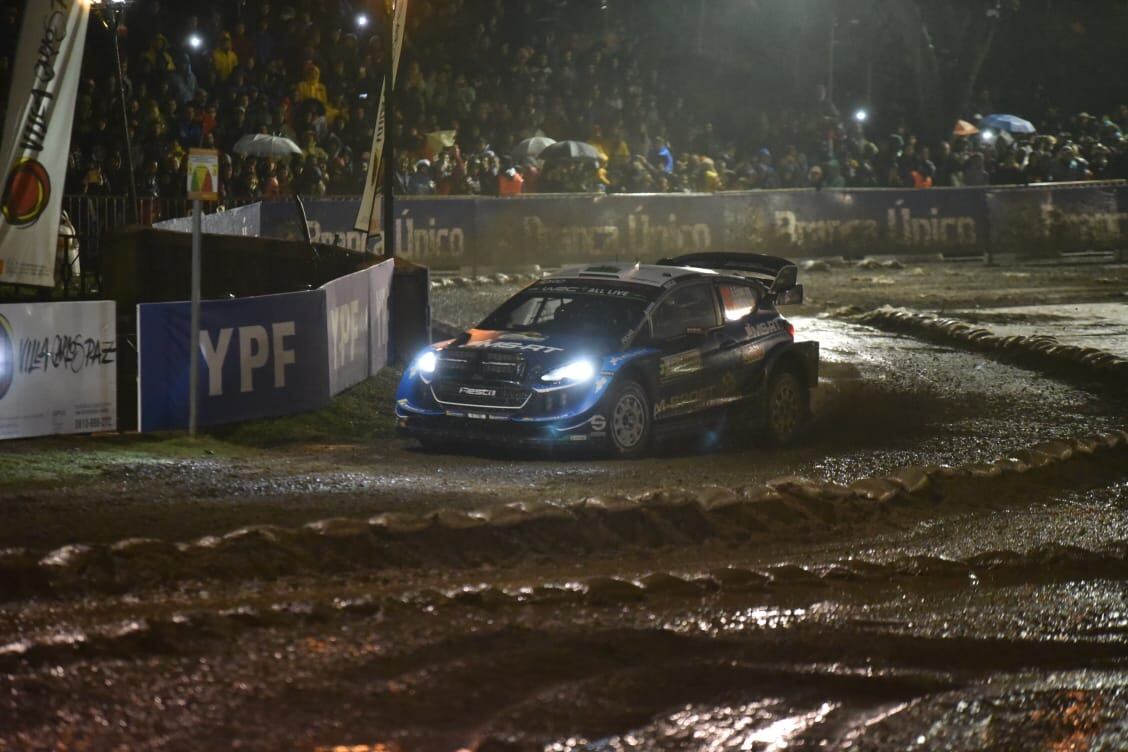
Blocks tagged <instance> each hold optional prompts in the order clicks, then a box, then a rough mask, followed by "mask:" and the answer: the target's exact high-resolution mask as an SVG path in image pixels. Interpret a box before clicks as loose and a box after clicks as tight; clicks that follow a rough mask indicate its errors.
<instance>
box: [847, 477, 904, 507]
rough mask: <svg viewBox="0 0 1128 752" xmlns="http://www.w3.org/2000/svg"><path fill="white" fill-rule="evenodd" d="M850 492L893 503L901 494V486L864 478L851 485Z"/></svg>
mask: <svg viewBox="0 0 1128 752" xmlns="http://www.w3.org/2000/svg"><path fill="white" fill-rule="evenodd" d="M850 490H852V491H853V492H854V493H856V494H857V495H858V496H862V497H864V498H866V499H872V500H874V501H879V502H883V503H884V502H888V501H892V500H893V499H895V498H896V497H897V495H898V494H900V493H901V491H902V489H901V486H900V485H899V484H897V483H894V482H893V481H889V480H886V479H884V478H863V479H862V480H856V481H854V482H853V483H851V484H850Z"/></svg>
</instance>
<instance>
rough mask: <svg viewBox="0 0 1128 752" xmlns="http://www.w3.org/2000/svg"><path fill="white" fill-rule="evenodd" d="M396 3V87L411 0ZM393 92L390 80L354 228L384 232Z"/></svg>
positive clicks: (382, 93) (378, 116) (384, 88)
mask: <svg viewBox="0 0 1128 752" xmlns="http://www.w3.org/2000/svg"><path fill="white" fill-rule="evenodd" d="M387 2H390V3H393V5H394V7H393V9H392V85H391V90H392V91H394V90H395V88H396V77H397V76H398V75H399V63H400V53H401V51H402V50H403V35H404V33H406V31H407V3H408V0H387ZM388 93H389V87H388V85H387V82H385V83H384V85H383V86H382V87H381V89H380V106H379V110H378V112H377V113H376V130H375V132H374V133H373V134H372V149H371V152H370V154H369V157H368V172H367V177H366V178H365V181H364V196H363V198H362V199H361V201H360V206H359V207H358V211H357V214H356V221H354V222H353V229H355V230H359V231H361V232H366V233H370V234H372V235H375V234H376V233H378V232H380V227H381V224H382V222H381V215H380V203H381V199H382V194H381V188H382V187H383V186H382V185H381V183H382V181H383V176H384V172H383V171H384V169H387V167H386V165H382V164H381V161H382V160H383V158H384V140H385V137H386V135H387V134H386V131H385V130H384V129H385V127H386V124H387V119H388V115H387V109H388V108H387V106H386V105H387V102H386V100H385V97H387V95H388Z"/></svg>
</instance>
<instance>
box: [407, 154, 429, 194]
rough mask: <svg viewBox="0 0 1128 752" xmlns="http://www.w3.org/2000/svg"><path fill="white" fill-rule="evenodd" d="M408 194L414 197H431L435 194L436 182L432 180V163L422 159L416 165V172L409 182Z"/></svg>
mask: <svg viewBox="0 0 1128 752" xmlns="http://www.w3.org/2000/svg"><path fill="white" fill-rule="evenodd" d="M407 192H408V193H410V194H412V195H414V196H429V195H431V194H433V193H434V192H435V181H434V180H433V179H432V178H431V162H430V161H428V160H426V159H420V160H419V161H418V162H416V163H415V172H413V173H412V174H411V177H410V178H408V180H407Z"/></svg>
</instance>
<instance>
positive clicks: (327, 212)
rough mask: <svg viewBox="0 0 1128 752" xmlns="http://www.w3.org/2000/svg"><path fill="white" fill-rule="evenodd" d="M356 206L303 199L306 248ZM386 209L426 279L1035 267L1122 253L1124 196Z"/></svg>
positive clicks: (1069, 190)
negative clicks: (677, 258) (481, 273)
mask: <svg viewBox="0 0 1128 752" xmlns="http://www.w3.org/2000/svg"><path fill="white" fill-rule="evenodd" d="M355 209H356V200H355V199H354V200H352V201H348V200H332V201H310V202H308V203H307V204H306V212H307V214H308V220H309V227H310V231H311V234H312V235H313V237H314V240H315V241H317V242H321V243H328V244H333V245H343V246H346V247H349V248H355V249H356V250H361V249H362V248H363V243H364V237H363V235H362V234H361V233H355V232H353V231H352V230H351V228H350V225H349V222H350V221H351V215H352V212H354V211H355ZM395 211H396V220H395V232H396V250H397V253H398V254H399V255H402V256H404V257H405V258H408V259H411V260H412V261H414V262H416V263H420V264H424V265H427V266H429V267H431V268H432V269H477V268H479V267H481V268H494V269H513V268H518V267H522V266H530V265H532V264H540V265H542V266H557V265H562V264H579V263H587V262H591V261H615V260H619V261H634V260H636V259H639V260H642V261H650V260H654V259H657V258H660V257H662V256H668V255H674V254H679V253H691V252H695V251H710V250H712V251H751V252H764V253H771V254H780V255H789V254H790V255H794V256H799V257H817V256H867V255H878V254H897V255H903V256H925V255H940V254H943V255H960V256H968V255H984V254H986V253H987V252H988V251H991V252H994V253H1008V252H1009V253H1014V254H1018V255H1022V256H1025V257H1036V256H1039V255H1046V254H1056V253H1059V252H1063V251H1073V250H1094V249H1095V250H1110V249H1114V248H1119V247H1122V246H1123V237H1124V233H1125V232H1128V229H1126V225H1125V216H1126V214H1125V212H1126V211H1128V187H1126V186H1123V185H1091V186H1086V185H1073V186H1064V185H1063V186H1045V187H1041V186H1035V187H1031V188H1001V189H982V188H931V189H927V190H897V189H880V188H875V189H856V190H854V189H844V190H823V191H815V190H794V191H785V190H780V191H748V192H742V193H717V194H667V195H628V194H617V195H611V196H586V195H548V194H545V195H531V196H522V197H520V198H492V197H482V196H477V197H472V196H465V197H447V198H434V197H428V198H422V197H420V198H416V197H405V198H397V199H396V209H395ZM262 212H263V213H262V231H263V234H264V235H268V236H271V237H279V238H298V237H300V234H299V233H301V227H300V225H299V224H298V221H299V220H298V219H297V213H296V212H295V211H293V209H292V207H290V206H288V205H273V206H272V205H270V204H264V205H263V210H262ZM377 247H378V246H377Z"/></svg>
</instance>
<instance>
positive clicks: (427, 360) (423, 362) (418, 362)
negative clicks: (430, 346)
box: [415, 350, 439, 376]
mask: <svg viewBox="0 0 1128 752" xmlns="http://www.w3.org/2000/svg"><path fill="white" fill-rule="evenodd" d="M438 365H439V356H438V355H436V354H435V351H434V350H428V351H427V352H425V353H423V354H422V355H420V356H419V357H418V358H416V359H415V370H417V371H419V373H421V374H423V375H424V376H430V375H431V374H433V373H434V372H435V367H436V366H438Z"/></svg>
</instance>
